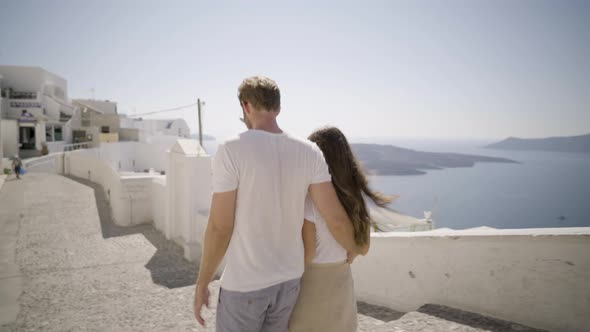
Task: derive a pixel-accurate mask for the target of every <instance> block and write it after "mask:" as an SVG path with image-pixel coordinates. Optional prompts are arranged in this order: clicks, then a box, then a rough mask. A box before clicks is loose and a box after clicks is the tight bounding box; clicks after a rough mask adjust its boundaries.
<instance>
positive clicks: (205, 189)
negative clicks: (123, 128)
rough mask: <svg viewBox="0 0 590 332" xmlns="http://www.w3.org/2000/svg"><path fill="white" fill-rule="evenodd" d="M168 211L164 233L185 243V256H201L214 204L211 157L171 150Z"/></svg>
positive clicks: (191, 258) (167, 176)
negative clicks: (212, 204) (210, 210)
mask: <svg viewBox="0 0 590 332" xmlns="http://www.w3.org/2000/svg"><path fill="white" fill-rule="evenodd" d="M168 157H169V159H168V162H169V165H168V172H167V173H166V189H167V202H168V205H167V214H166V221H165V223H164V230H163V232H164V235H165V236H166V238H168V239H172V240H174V241H175V242H177V243H179V244H180V245H182V246H183V247H184V255H185V258H186V259H188V260H190V261H196V260H198V259H199V258H200V256H201V247H202V240H203V236H204V232H205V227H206V225H207V221H208V217H209V208H210V205H211V157H210V156H208V155H206V154H201V155H197V154H188V155H187V154H183V153H179V152H178V151H175V149H174V148H173V149H172V150H171V151H170V152H169V153H168Z"/></svg>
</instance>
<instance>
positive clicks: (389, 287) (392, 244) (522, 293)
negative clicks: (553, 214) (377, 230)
mask: <svg viewBox="0 0 590 332" xmlns="http://www.w3.org/2000/svg"><path fill="white" fill-rule="evenodd" d="M589 253H590V228H553V229H525V230H481V231H476V230H474V231H469V230H465V231H452V230H449V231H436V230H435V231H430V232H421V233H381V234H373V236H372V237H371V249H370V252H369V254H368V255H367V256H366V257H360V258H358V259H357V261H355V263H354V264H353V265H352V267H353V275H354V283H355V285H354V287H355V291H356V293H357V297H358V298H359V299H360V300H364V301H367V302H370V303H375V304H379V305H384V306H387V307H390V308H392V309H395V310H398V311H404V312H407V311H412V310H416V309H417V308H419V307H420V306H421V305H423V304H426V303H436V304H442V305H448V306H451V307H455V308H459V309H463V310H468V311H473V312H477V313H480V314H484V315H489V316H492V317H496V318H499V319H504V320H508V321H514V322H517V323H521V324H525V325H529V326H532V327H537V328H542V329H547V330H551V331H587V329H588V327H589V326H590V316H588V313H589V312H590V285H589V284H588V280H590V255H589Z"/></svg>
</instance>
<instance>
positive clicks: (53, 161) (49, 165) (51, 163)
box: [23, 152, 64, 174]
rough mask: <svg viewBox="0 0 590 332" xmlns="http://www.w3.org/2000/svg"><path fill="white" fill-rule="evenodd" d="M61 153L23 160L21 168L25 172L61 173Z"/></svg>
mask: <svg viewBox="0 0 590 332" xmlns="http://www.w3.org/2000/svg"><path fill="white" fill-rule="evenodd" d="M63 160H64V157H63V153H62V152H57V153H51V154H48V155H46V156H42V157H37V158H29V159H25V160H23V167H24V169H25V171H27V172H29V173H30V172H40V173H54V174H61V173H63Z"/></svg>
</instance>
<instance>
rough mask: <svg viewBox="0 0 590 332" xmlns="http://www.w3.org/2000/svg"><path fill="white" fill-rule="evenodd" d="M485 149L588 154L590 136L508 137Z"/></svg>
mask: <svg viewBox="0 0 590 332" xmlns="http://www.w3.org/2000/svg"><path fill="white" fill-rule="evenodd" d="M485 148H487V149H499V150H540V151H559V152H579V153H590V134H587V135H581V136H569V137H548V138H533V139H525V138H516V137H509V138H507V139H505V140H503V141H501V142H498V143H494V144H490V145H488V146H485Z"/></svg>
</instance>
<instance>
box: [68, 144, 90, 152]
mask: <svg viewBox="0 0 590 332" xmlns="http://www.w3.org/2000/svg"><path fill="white" fill-rule="evenodd" d="M81 149H90V142H83V143H74V144H66V145H64V152H69V151H75V150H81Z"/></svg>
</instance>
